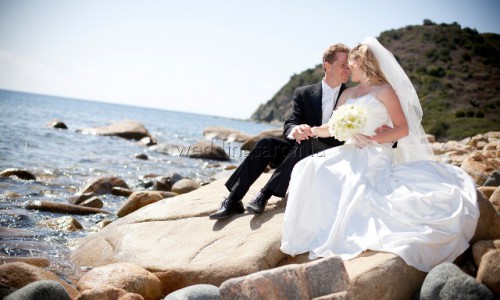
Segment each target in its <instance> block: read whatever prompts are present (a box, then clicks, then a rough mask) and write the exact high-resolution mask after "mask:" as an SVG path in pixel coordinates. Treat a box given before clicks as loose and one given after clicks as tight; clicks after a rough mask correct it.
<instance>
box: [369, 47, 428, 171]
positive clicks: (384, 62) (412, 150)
mask: <svg viewBox="0 0 500 300" xmlns="http://www.w3.org/2000/svg"><path fill="white" fill-rule="evenodd" d="M363 44H365V45H367V46H368V49H370V50H371V51H372V53H373V55H374V56H375V58H376V59H377V61H378V63H379V65H380V68H381V70H382V73H384V75H385V78H386V79H387V81H388V82H389V84H390V85H391V86H392V88H393V89H394V90H395V91H396V94H397V95H398V97H399V101H400V103H401V107H402V108H403V111H404V114H405V117H406V121H407V122H408V129H409V133H408V136H406V137H404V138H402V139H400V140H398V146H397V148H396V149H395V152H396V155H395V160H396V163H398V164H399V163H402V162H407V161H412V160H420V159H433V158H434V153H433V151H432V148H431V145H430V144H429V141H428V140H427V137H426V135H425V132H424V129H423V128H422V124H421V121H422V115H423V113H422V107H421V106H420V100H419V99H418V96H417V92H416V91H415V88H414V87H413V85H412V83H411V81H410V79H409V78H408V76H407V75H406V73H405V71H404V70H403V68H401V66H400V65H399V63H398V62H397V60H396V58H395V57H394V55H392V53H391V52H390V51H389V50H387V49H386V48H384V46H382V45H381V44H380V42H379V41H378V40H377V39H375V38H372V37H370V38H366V39H365V41H364V42H363Z"/></svg>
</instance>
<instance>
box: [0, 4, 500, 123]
mask: <svg viewBox="0 0 500 300" xmlns="http://www.w3.org/2000/svg"><path fill="white" fill-rule="evenodd" d="M499 11H500V0H475V1H472V0H468V1H466V0H419V1H401V0H397V1H396V0H390V1H383V0H379V1H373V0H370V1H356V2H354V1H334V0H330V1H326V0H308V1H304V0H302V1H299V0H277V1H274V0H246V1H238V0H221V1H218V0H212V1H206V0H204V1H201V0H200V1H195V0H193V1H168V0H157V1H156V0H142V1H140V0H135V1H128V0H116V1H114V0H80V1H77V0H71V1H70V0H66V1H65V0H0V89H8V90H17V91H27V92H34V93H41V94H48V95H57V96H65V97H71V98H77V99H88V100H97V101H105V102H114V103H123V104H130V105H136V106H147V107H155V108H162V109H169V110H178V111H187V112H195V113H202V114H209V115H218V116H226V117H234V118H248V117H250V115H251V114H252V113H253V112H254V111H255V110H256V109H257V107H258V106H259V104H261V103H264V102H266V101H268V100H269V99H271V97H272V96H273V95H274V94H275V93H276V92H277V91H278V90H279V89H280V88H281V87H282V86H283V85H284V84H285V83H286V82H288V80H289V78H290V76H291V75H293V74H294V73H300V72H302V71H304V70H305V69H308V68H311V67H314V66H315V65H317V64H319V63H321V55H322V53H323V51H324V50H325V49H326V48H327V47H328V46H329V45H330V44H333V43H336V42H344V43H345V44H347V45H348V46H354V45H355V44H357V43H358V42H361V41H362V40H363V39H364V38H365V37H367V36H378V35H379V34H380V33H381V32H383V31H385V30H389V29H397V28H401V27H404V26H407V25H420V24H422V22H423V20H424V19H430V20H432V21H434V22H436V23H443V22H444V23H452V22H455V21H456V22H458V23H459V24H460V25H461V26H462V27H470V28H475V29H477V30H478V31H479V32H481V33H483V32H494V33H500V21H499V19H500V18H499V14H498V12H499Z"/></svg>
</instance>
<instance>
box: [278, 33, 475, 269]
mask: <svg viewBox="0 0 500 300" xmlns="http://www.w3.org/2000/svg"><path fill="white" fill-rule="evenodd" d="M349 67H350V68H351V72H352V75H351V77H352V81H353V82H359V84H358V85H357V86H355V87H353V88H350V89H348V90H346V91H344V92H343V93H342V96H341V98H340V99H339V106H338V108H337V110H336V111H335V112H334V113H333V116H335V114H336V113H339V111H340V110H342V109H341V107H342V105H346V107H349V105H354V106H356V107H359V108H361V109H362V111H364V112H366V120H365V126H364V127H361V128H360V131H359V132H358V133H357V134H355V135H353V136H351V137H350V138H348V139H347V140H346V143H345V145H343V146H340V147H335V148H331V149H328V150H326V151H324V152H322V153H320V154H316V155H313V156H310V157H308V158H306V159H304V160H302V161H300V162H299V163H298V164H297V165H296V166H295V168H294V170H293V172H292V177H291V182H290V187H289V196H288V203H287V208H286V211H285V218H284V224H283V235H282V241H281V251H283V252H285V253H287V254H290V255H298V254H301V253H306V252H309V257H310V258H311V259H313V258H317V257H326V256H331V255H340V256H341V257H342V258H343V259H350V258H352V257H355V256H356V255H358V254H359V253H361V252H362V251H364V250H367V249H370V250H375V251H385V252H391V253H395V254H397V255H399V256H400V257H401V258H402V259H404V260H405V261H406V263H407V264H409V265H411V266H413V267H415V268H417V269H419V270H421V271H426V272H428V271H430V270H431V269H432V268H433V267H434V266H435V265H438V264H440V263H442V262H445V261H448V262H451V261H453V260H454V259H455V258H457V257H458V256H459V255H460V254H461V253H462V252H464V251H465V250H466V249H467V248H468V247H469V240H470V239H471V238H472V236H473V234H474V232H475V229H476V225H477V220H478V218H479V209H478V205H477V199H476V185H475V183H474V181H473V179H472V178H471V177H470V176H469V175H468V174H466V173H465V172H464V171H463V170H461V169H460V168H457V167H454V166H451V165H447V164H443V163H439V162H436V161H435V160H433V154H432V150H431V148H430V146H429V143H428V141H427V138H426V137H425V133H424V131H423V129H422V126H421V124H420V121H421V117H422V110H421V106H420V102H419V100H418V97H417V94H416V92H415V89H414V88H413V86H412V84H411V82H410V81H409V79H408V77H407V76H406V74H405V73H404V71H403V69H402V68H401V66H400V65H399V64H398V63H397V61H396V60H395V58H394V56H393V55H392V54H391V53H390V52H389V51H388V50H387V49H385V48H384V47H383V46H382V45H381V44H380V43H379V42H378V41H377V40H376V39H373V38H370V39H367V40H366V41H365V42H364V43H363V44H360V45H358V46H357V47H355V48H354V49H353V50H351V52H350V54H349ZM332 118H333V117H332ZM383 125H388V126H390V128H389V129H388V130H386V131H384V132H375V129H376V128H378V127H380V126H383ZM330 126H331V125H330ZM330 126H329V125H328V124H324V125H323V126H321V127H315V128H313V130H312V131H313V133H314V134H315V135H316V136H320V137H326V136H330V132H335V131H334V130H333V129H332V127H330ZM393 141H398V145H397V148H395V149H394V148H392V147H391V146H392V142H393Z"/></svg>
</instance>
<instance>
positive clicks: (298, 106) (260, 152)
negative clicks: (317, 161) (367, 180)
mask: <svg viewBox="0 0 500 300" xmlns="http://www.w3.org/2000/svg"><path fill="white" fill-rule="evenodd" d="M348 53H349V48H347V46H345V45H344V44H335V45H332V46H330V47H329V48H328V49H327V50H326V51H325V53H324V54H323V70H324V71H325V76H324V77H323V80H322V81H321V82H319V83H317V84H313V85H309V86H304V87H299V88H297V89H296V90H295V93H294V96H293V107H292V113H291V114H290V116H289V117H288V118H287V119H286V121H285V125H284V136H285V137H286V138H285V139H281V138H275V137H266V138H263V139H261V140H260V141H259V142H257V144H256V145H255V147H254V149H253V150H252V151H251V152H250V153H249V155H248V156H247V157H246V158H245V160H244V161H243V162H242V163H241V164H240V166H239V167H238V168H237V169H236V170H235V172H234V173H233V174H232V175H231V177H230V178H229V179H228V181H227V182H226V187H227V188H228V190H229V192H230V193H229V196H228V197H226V198H225V199H224V201H222V203H221V205H220V208H219V209H218V210H217V211H216V212H215V213H213V214H211V215H210V218H211V219H225V218H228V217H230V216H232V215H234V214H241V213H243V212H244V211H245V208H246V210H247V211H249V212H251V213H254V214H261V213H262V212H263V211H264V208H265V206H266V204H267V201H268V200H269V198H271V196H273V195H274V196H278V197H284V196H285V194H286V191H287V189H288V183H289V181H290V176H291V173H292V170H293V167H294V166H295V164H296V163H297V162H298V161H300V160H301V159H303V158H305V157H307V156H309V155H311V154H314V153H318V152H319V151H323V150H326V149H328V148H331V147H335V146H338V145H341V144H342V143H341V142H339V141H338V140H336V139H334V138H310V137H313V136H314V135H313V133H312V132H311V127H313V126H320V125H321V124H324V123H326V122H327V121H328V119H329V118H330V116H331V115H332V112H333V110H334V109H335V106H336V104H337V101H338V98H339V96H340V94H341V93H342V91H343V90H344V89H345V83H346V82H347V80H348V79H349V68H348V66H347V56H348ZM267 165H272V166H276V167H277V168H276V170H275V172H274V173H273V175H272V176H271V178H270V179H269V181H268V182H267V184H266V185H265V186H264V188H262V190H261V191H260V192H259V193H257V195H256V196H255V197H254V198H253V199H252V201H250V202H249V203H248V204H247V205H246V207H245V208H243V203H242V202H241V199H243V196H245V194H246V193H247V191H248V189H249V188H250V186H251V185H252V184H253V183H254V182H255V180H257V178H258V177H259V176H260V175H261V174H262V172H263V171H264V169H265V168H266V166H267Z"/></svg>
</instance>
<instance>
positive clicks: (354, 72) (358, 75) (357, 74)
mask: <svg viewBox="0 0 500 300" xmlns="http://www.w3.org/2000/svg"><path fill="white" fill-rule="evenodd" d="M349 69H350V70H351V81H352V82H360V81H361V79H362V78H363V70H362V69H361V67H360V62H359V59H349Z"/></svg>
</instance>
